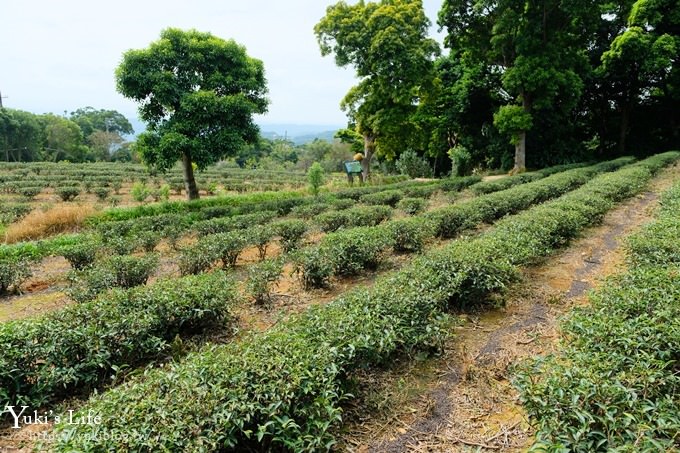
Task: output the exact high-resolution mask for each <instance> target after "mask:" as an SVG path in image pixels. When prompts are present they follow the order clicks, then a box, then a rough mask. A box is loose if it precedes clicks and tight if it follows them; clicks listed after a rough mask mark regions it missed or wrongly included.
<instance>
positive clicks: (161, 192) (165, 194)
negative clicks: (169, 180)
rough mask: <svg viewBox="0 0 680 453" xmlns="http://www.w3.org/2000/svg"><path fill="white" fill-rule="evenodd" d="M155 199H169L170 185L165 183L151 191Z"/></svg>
mask: <svg viewBox="0 0 680 453" xmlns="http://www.w3.org/2000/svg"><path fill="white" fill-rule="evenodd" d="M150 194H151V197H152V198H153V201H168V199H169V198H170V186H169V185H167V184H163V185H161V186H159V187H156V188H154V189H153V190H151V191H150Z"/></svg>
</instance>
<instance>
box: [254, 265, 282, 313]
mask: <svg viewBox="0 0 680 453" xmlns="http://www.w3.org/2000/svg"><path fill="white" fill-rule="evenodd" d="M283 264H284V261H283V260H282V259H281V258H272V259H268V260H264V261H262V262H260V263H257V264H254V265H252V266H251V267H250V268H249V269H248V280H247V282H246V287H247V291H248V294H250V295H251V296H252V297H253V299H254V300H255V303H257V304H259V305H266V306H269V305H271V302H272V295H271V291H272V286H273V285H274V284H275V283H276V282H277V281H278V280H279V278H280V277H281V274H283Z"/></svg>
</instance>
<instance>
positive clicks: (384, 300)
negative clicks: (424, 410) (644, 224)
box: [51, 154, 680, 451]
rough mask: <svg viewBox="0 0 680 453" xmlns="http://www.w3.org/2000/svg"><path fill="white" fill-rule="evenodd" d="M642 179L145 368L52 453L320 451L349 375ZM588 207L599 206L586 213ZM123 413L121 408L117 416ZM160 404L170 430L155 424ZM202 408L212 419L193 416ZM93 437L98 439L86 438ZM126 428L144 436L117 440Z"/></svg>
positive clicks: (413, 338) (93, 405)
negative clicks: (211, 448) (208, 448)
mask: <svg viewBox="0 0 680 453" xmlns="http://www.w3.org/2000/svg"><path fill="white" fill-rule="evenodd" d="M678 157H680V154H676V155H675V156H674V159H678ZM650 177H651V172H650V169H649V168H648V166H647V165H646V162H643V163H641V164H640V165H639V166H637V167H635V168H630V169H625V170H621V171H619V172H617V173H615V174H612V175H604V176H600V177H597V178H594V179H593V180H592V181H591V182H589V183H587V184H585V185H584V186H583V187H582V188H580V189H578V190H576V191H574V192H572V193H570V194H569V195H567V196H565V197H563V198H561V199H558V200H555V201H553V202H550V203H546V204H544V205H541V206H538V207H535V208H533V209H531V210H528V211H526V212H525V213H523V214H521V215H519V216H514V217H508V218H506V219H504V220H501V221H500V222H499V223H498V225H497V228H495V229H492V230H489V232H488V233H486V234H484V235H481V236H480V237H479V238H477V239H472V240H465V241H455V242H454V243H452V244H451V245H449V246H448V247H446V248H444V249H442V250H437V251H434V252H431V253H428V254H426V255H424V256H422V257H419V258H417V259H416V260H414V262H412V263H411V264H409V265H408V266H406V267H405V268H404V269H403V270H400V271H399V272H396V273H394V274H392V275H388V276H385V277H383V278H381V279H379V280H378V281H377V282H376V283H375V285H374V286H372V287H371V288H370V289H357V290H354V291H350V292H348V293H346V294H344V295H343V296H342V297H340V298H338V299H336V300H334V301H333V302H331V303H329V304H325V305H321V306H315V307H312V308H310V309H309V310H308V311H306V312H304V313H302V314H300V315H297V316H295V315H294V316H291V317H290V318H288V319H286V320H284V321H282V322H279V323H277V324H276V325H275V326H273V327H272V328H271V329H268V330H266V331H264V332H256V333H252V334H250V335H246V336H245V337H244V338H243V339H242V340H241V341H239V342H235V343H232V344H229V345H224V346H212V345H210V346H206V347H204V348H203V349H202V350H201V351H199V352H197V353H195V354H191V355H190V356H188V357H187V358H186V359H185V360H182V361H181V362H176V363H173V364H170V365H169V366H168V367H164V368H163V369H157V370H153V371H150V372H148V373H146V374H145V376H144V377H143V378H138V379H133V380H131V381H130V382H128V383H126V384H124V385H121V386H118V387H116V388H113V389H111V390H110V391H108V392H106V393H105V394H102V395H99V396H96V397H94V398H92V399H90V401H89V402H88V403H87V404H85V405H84V406H83V407H82V408H81V409H80V412H79V414H80V413H85V414H86V413H87V411H90V410H91V411H94V412H95V413H97V414H101V416H102V424H101V425H98V426H96V427H92V426H90V425H78V426H69V425H60V426H57V427H56V433H55V434H57V435H56V436H54V439H56V440H55V442H56V443H55V444H53V445H51V448H52V449H53V450H56V451H67V450H68V451H74V450H78V451H83V450H85V451H87V450H119V449H121V448H127V449H130V450H162V449H181V450H185V451H191V450H196V449H200V448H203V447H204V446H205V445H206V444H210V445H220V446H224V447H226V448H231V449H258V448H259V449H270V450H271V449H277V448H282V449H290V450H296V451H304V450H307V451H313V450H326V449H328V448H330V447H331V446H332V445H333V443H334V434H333V433H334V432H335V429H336V428H337V427H338V425H339V424H340V422H341V420H342V419H341V413H342V409H341V405H342V404H343V402H345V401H346V400H347V399H349V398H352V396H351V395H349V394H347V393H346V390H345V389H347V388H348V387H347V385H348V383H349V379H351V376H352V374H353V372H354V371H356V370H359V369H365V368H367V367H371V366H379V365H382V364H386V363H390V362H391V361H392V360H394V358H395V357H397V356H398V355H399V354H404V353H415V352H418V351H424V350H425V351H427V350H432V349H436V348H440V347H441V346H442V344H443V341H442V340H443V339H444V337H445V336H446V330H447V329H446V328H445V326H446V324H445V323H446V321H447V317H446V315H445V312H446V310H447V308H448V307H450V306H452V305H464V304H466V303H471V302H473V301H479V300H484V296H487V295H488V294H489V292H491V291H498V290H501V289H502V288H503V287H504V286H505V285H506V284H507V283H508V282H509V281H510V280H512V279H513V278H516V276H517V266H519V265H524V264H527V263H529V262H531V261H532V260H535V259H537V258H539V257H541V256H545V255H546V254H548V253H550V252H551V251H552V250H553V248H552V246H553V245H555V244H560V243H563V242H564V241H566V240H568V239H569V238H572V237H574V236H575V235H577V234H578V233H579V232H580V231H581V230H582V229H583V228H585V227H586V226H587V225H589V224H591V222H592V221H593V218H591V217H589V214H591V213H593V212H598V213H600V214H603V213H604V212H606V210H607V209H608V208H609V207H611V204H612V203H613V202H614V200H619V199H621V198H622V197H626V196H632V195H633V194H634V193H636V192H637V191H639V190H641V189H642V187H643V186H644V183H645V182H647V181H648V180H649V178H650ZM585 199H590V200H591V201H601V203H596V204H593V203H589V204H583V201H584V200H585ZM593 206H595V207H593ZM581 209H582V211H581ZM593 210H594V211H593ZM563 219H566V220H567V223H566V224H564V223H563ZM360 230H364V229H360ZM368 230H370V229H368ZM378 230H380V229H372V230H371V231H373V232H375V231H378ZM335 234H340V233H335ZM366 234H367V235H370V234H378V233H371V232H370V231H366ZM329 236H330V235H328V236H326V237H329ZM347 237H348V238H349V235H348V236H347ZM362 237H366V235H364V234H359V236H358V237H356V238H354V239H356V240H357V241H361V240H363V239H362ZM373 239H375V238H373ZM612 338H613V337H612ZM254 377H255V378H254ZM120 407H125V408H127V410H126V411H124V412H122V413H121V411H120ZM159 407H162V408H163V410H164V413H165V414H166V419H165V420H166V423H163V424H160V423H157V420H156V419H154V417H153V415H154V414H157V411H158V408H159ZM205 407H210V408H211V414H213V415H215V414H218V415H219V416H217V417H216V416H212V417H204V418H197V417H195V414H196V413H200V411H201V410H202V408H203V410H204V408H205ZM273 410H275V414H276V415H275V416H273V412H272V411H273ZM94 430H96V432H97V434H99V435H97V436H92V435H88V434H91V433H93V432H94ZM131 430H133V431H134V432H144V433H146V434H147V435H145V436H140V437H134V438H130V437H129V436H128V437H122V435H123V434H125V433H129V432H130V431H131ZM121 438H124V439H125V440H124V441H123V442H125V443H123V442H121V441H120V440H118V439H121Z"/></svg>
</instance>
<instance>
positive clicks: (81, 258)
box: [57, 237, 102, 270]
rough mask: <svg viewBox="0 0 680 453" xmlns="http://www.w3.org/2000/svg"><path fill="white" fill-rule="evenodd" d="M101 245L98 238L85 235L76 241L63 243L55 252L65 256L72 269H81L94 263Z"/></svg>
mask: <svg viewBox="0 0 680 453" xmlns="http://www.w3.org/2000/svg"><path fill="white" fill-rule="evenodd" d="M101 246H102V242H101V240H100V239H99V238H97V237H87V238H83V239H82V240H81V241H78V242H77V243H74V244H67V245H65V246H64V247H62V248H61V249H59V251H58V252H57V253H59V254H60V255H62V256H63V257H64V258H66V260H67V261H68V262H69V263H70V264H71V267H72V268H73V269H77V270H82V269H84V268H86V267H88V266H90V265H92V263H94V261H95V258H96V256H97V251H98V250H99V249H100V248H101Z"/></svg>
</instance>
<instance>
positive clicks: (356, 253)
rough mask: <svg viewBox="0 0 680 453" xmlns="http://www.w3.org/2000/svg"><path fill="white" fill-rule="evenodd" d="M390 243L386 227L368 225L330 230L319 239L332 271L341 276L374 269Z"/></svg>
mask: <svg viewBox="0 0 680 453" xmlns="http://www.w3.org/2000/svg"><path fill="white" fill-rule="evenodd" d="M390 245H391V238H390V235H389V234H388V232H387V231H385V230H384V229H382V228H370V227H357V228H351V229H349V230H346V231H339V232H336V233H329V234H328V235H326V236H324V238H323V239H322V240H321V250H323V253H324V254H326V255H327V256H328V257H329V259H330V260H331V262H332V263H333V273H334V274H335V275H342V276H349V275H357V274H359V273H360V272H361V271H362V270H364V269H375V268H376V267H377V266H378V264H379V263H380V261H381V260H382V259H383V255H384V252H385V250H386V249H387V247H389V246H390Z"/></svg>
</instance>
